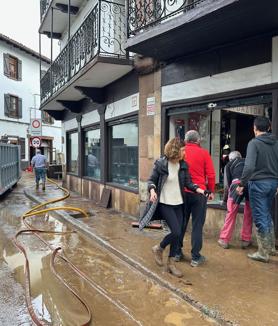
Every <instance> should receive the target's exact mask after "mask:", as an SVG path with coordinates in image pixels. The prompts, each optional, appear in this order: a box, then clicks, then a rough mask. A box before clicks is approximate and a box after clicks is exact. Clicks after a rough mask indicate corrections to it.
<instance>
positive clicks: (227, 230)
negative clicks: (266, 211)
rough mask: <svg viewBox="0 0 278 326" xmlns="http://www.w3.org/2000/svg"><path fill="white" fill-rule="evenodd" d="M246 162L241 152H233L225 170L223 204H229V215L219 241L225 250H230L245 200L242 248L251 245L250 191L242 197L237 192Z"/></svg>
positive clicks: (245, 190) (246, 190)
mask: <svg viewBox="0 0 278 326" xmlns="http://www.w3.org/2000/svg"><path fill="white" fill-rule="evenodd" d="M244 162H245V160H244V158H242V157H241V154H240V152H238V151H233V152H231V153H230V154H229V163H228V164H227V165H226V166H225V169H224V198H223V202H224V203H225V202H226V203H227V214H226V217H225V222H224V226H223V228H222V229H221V232H220V236H219V240H218V244H219V245H220V246H221V247H222V248H224V249H228V248H229V242H230V240H231V238H232V234H233V231H234V227H235V222H236V216H237V213H238V209H239V206H240V203H241V202H242V200H243V199H244V198H245V205H244V215H243V224H242V229H241V248H242V249H245V248H247V247H248V246H249V245H250V244H251V236H252V213H251V207H250V204H249V198H248V189H247V188H245V189H244V191H243V194H242V195H239V194H238V193H237V191H236V188H237V186H238V184H239V182H240V181H239V179H240V178H241V175H242V171H243V168H244Z"/></svg>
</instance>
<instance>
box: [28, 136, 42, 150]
mask: <svg viewBox="0 0 278 326" xmlns="http://www.w3.org/2000/svg"><path fill="white" fill-rule="evenodd" d="M30 144H31V146H33V147H35V148H37V147H40V146H41V139H40V138H39V137H33V138H31V139H30Z"/></svg>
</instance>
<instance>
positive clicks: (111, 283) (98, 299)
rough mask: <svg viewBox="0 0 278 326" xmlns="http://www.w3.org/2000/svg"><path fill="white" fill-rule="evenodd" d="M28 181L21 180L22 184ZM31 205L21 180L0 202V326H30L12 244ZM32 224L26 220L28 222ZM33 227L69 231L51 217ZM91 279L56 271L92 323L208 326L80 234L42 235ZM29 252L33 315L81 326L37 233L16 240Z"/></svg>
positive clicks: (19, 258) (20, 260) (19, 259)
mask: <svg viewBox="0 0 278 326" xmlns="http://www.w3.org/2000/svg"><path fill="white" fill-rule="evenodd" d="M28 181H29V182H30V181H31V182H32V180H30V179H29V180H28V179H27V180H26V179H25V180H24V186H26V183H28ZM31 206H33V204H32V203H31V202H30V201H29V200H28V199H27V198H26V197H25V196H24V194H23V180H21V182H20V183H19V185H18V187H17V188H16V189H14V190H13V192H11V193H9V194H8V195H6V196H5V197H3V198H1V202H0V223H1V229H0V232H1V244H0V250H1V279H0V282H1V289H2V290H1V296H0V307H1V312H2V313H1V319H0V322H1V325H3V326H5V325H14V326H16V325H31V324H32V323H31V319H30V317H29V314H28V311H27V308H26V303H25V294H24V257H23V255H22V254H21V253H19V252H18V250H17V248H16V247H15V246H14V244H13V243H12V239H13V237H14V235H15V233H16V232H17V231H18V230H19V229H20V228H22V227H23V225H22V223H21V219H20V216H21V215H22V214H23V213H24V212H25V211H26V210H28V209H30V207H31ZM28 221H30V219H29V220H28ZM32 226H34V227H36V228H40V229H47V230H55V231H69V230H70V229H69V228H68V227H67V226H66V225H65V224H62V223H61V222H59V221H58V220H56V219H55V218H53V217H52V216H48V217H45V216H40V217H35V218H33V220H32ZM43 238H44V239H45V240H47V242H48V243H49V244H50V245H52V246H53V247H59V246H61V247H62V248H63V250H64V251H63V253H64V254H65V255H66V256H67V257H68V258H69V260H70V261H71V262H72V263H74V264H75V265H76V266H77V267H78V268H79V269H80V270H81V271H82V272H83V273H85V274H86V275H87V276H88V278H89V279H90V283H88V282H86V281H84V280H81V279H80V277H78V276H77V275H76V274H74V273H73V272H72V270H71V269H70V268H69V267H68V266H67V265H66V264H65V263H63V262H61V261H60V260H58V261H57V263H56V269H57V270H58V272H59V274H60V275H61V276H62V278H63V279H65V280H66V281H67V283H68V284H69V285H70V286H71V287H72V288H74V289H75V290H76V291H77V293H78V294H79V295H80V296H81V297H82V298H83V299H85V301H86V303H87V304H88V306H89V308H90V310H91V312H92V320H91V325H107V326H108V325H125V326H126V325H148V326H149V325H150V326H151V325H177V326H179V325H180V326H181V325H208V324H211V323H214V322H213V321H210V320H208V319H207V318H204V317H203V316H202V315H201V313H199V312H198V311H197V310H195V309H194V308H193V307H192V306H190V305H189V304H188V303H186V302H185V301H184V300H182V299H181V298H179V297H178V296H176V295H175V294H174V293H172V292H171V291H169V290H167V289H165V288H162V287H161V286H159V285H158V284H156V283H155V282H153V281H152V280H151V279H148V278H146V277H144V276H143V275H142V274H141V273H139V272H137V271H136V270H135V269H134V268H132V267H131V266H129V265H128V264H126V263H125V262H123V261H122V260H120V259H119V258H117V257H116V256H115V255H114V254H112V253H110V252H109V251H107V250H106V249H104V248H101V247H100V246H99V245H98V244H97V243H94V242H93V241H92V240H88V239H86V238H84V237H83V236H81V235H80V234H79V233H69V234H63V235H49V234H43ZM19 239H20V241H21V242H22V244H23V246H24V247H25V248H26V249H27V253H28V259H29V263H30V274H31V295H32V303H33V306H34V308H35V311H36V314H37V315H38V316H39V317H40V318H41V319H42V320H44V321H45V322H46V323H49V324H51V325H67V326H68V325H82V324H83V323H84V322H85V321H86V320H87V318H88V315H87V312H86V310H85V309H84V307H83V306H82V304H81V303H80V302H79V301H78V300H77V299H76V298H75V297H74V296H73V295H72V294H71V293H70V292H69V290H67V289H66V288H65V287H64V286H63V285H62V284H61V283H60V282H59V280H57V278H55V276H54V275H53V273H52V272H51V269H50V256H51V255H50V250H49V248H47V247H46V246H45V245H44V244H43V243H42V242H41V241H40V240H39V239H38V238H37V237H36V236H35V235H33V234H32V235H21V236H20V237H19Z"/></svg>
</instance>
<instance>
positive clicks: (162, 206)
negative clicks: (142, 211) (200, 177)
mask: <svg viewBox="0 0 278 326" xmlns="http://www.w3.org/2000/svg"><path fill="white" fill-rule="evenodd" d="M183 158H184V144H183V143H181V141H180V139H178V138H174V139H171V140H169V141H168V143H167V144H166V145H165V148H164V156H163V157H161V158H160V159H158V160H157V161H156V162H155V164H154V168H153V171H152V175H151V176H150V178H149V180H148V190H149V193H150V202H152V203H156V204H157V207H156V211H155V212H154V211H153V212H152V215H153V214H159V216H160V219H164V220H165V221H166V222H167V224H168V226H169V228H170V230H171V233H169V234H167V235H166V237H165V238H164V239H163V240H162V241H161V242H160V244H159V245H156V246H154V247H153V248H152V251H153V253H154V258H155V261H156V263H157V264H158V265H159V266H163V250H164V249H165V248H166V246H168V245H170V253H169V259H168V262H167V270H168V272H170V273H172V274H173V275H175V276H177V277H182V272H181V271H180V270H178V269H177V268H176V266H175V263H174V256H175V254H176V250H177V245H178V242H179V235H180V232H181V227H182V221H183V215H184V203H185V196H186V193H185V191H184V188H185V187H186V188H188V189H189V190H192V191H194V192H198V193H201V194H205V191H204V190H203V189H201V188H199V187H198V185H196V184H193V183H192V182H191V179H190V175H189V172H188V166H187V164H186V162H185V161H184V160H183Z"/></svg>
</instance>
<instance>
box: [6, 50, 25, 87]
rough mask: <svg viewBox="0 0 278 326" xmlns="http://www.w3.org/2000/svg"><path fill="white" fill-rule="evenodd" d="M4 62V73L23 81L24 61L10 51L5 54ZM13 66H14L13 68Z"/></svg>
mask: <svg viewBox="0 0 278 326" xmlns="http://www.w3.org/2000/svg"><path fill="white" fill-rule="evenodd" d="M3 64H4V75H5V76H6V77H8V78H10V79H13V80H16V81H21V80H22V61H21V60H20V59H18V58H17V57H16V56H14V55H11V54H9V53H4V54H3ZM11 66H14V70H15V71H14V72H12V70H13V69H11Z"/></svg>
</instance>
